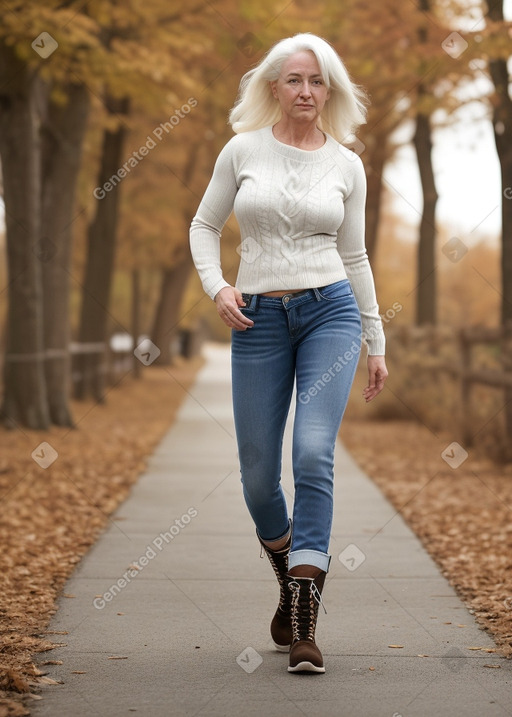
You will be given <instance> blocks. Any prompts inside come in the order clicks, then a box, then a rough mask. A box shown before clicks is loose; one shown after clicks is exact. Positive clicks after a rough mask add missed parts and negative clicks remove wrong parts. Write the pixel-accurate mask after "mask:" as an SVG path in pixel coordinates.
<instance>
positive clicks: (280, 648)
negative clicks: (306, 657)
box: [272, 640, 291, 652]
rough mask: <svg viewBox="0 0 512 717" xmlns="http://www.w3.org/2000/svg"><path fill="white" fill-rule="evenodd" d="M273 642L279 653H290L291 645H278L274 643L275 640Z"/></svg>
mask: <svg viewBox="0 0 512 717" xmlns="http://www.w3.org/2000/svg"><path fill="white" fill-rule="evenodd" d="M272 642H273V643H274V647H275V648H276V650H277V651H278V652H290V647H291V645H278V644H277V642H274V640H272Z"/></svg>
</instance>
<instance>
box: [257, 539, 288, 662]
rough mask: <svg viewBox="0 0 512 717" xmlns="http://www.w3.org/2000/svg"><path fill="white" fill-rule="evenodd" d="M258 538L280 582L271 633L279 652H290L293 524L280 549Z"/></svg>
mask: <svg viewBox="0 0 512 717" xmlns="http://www.w3.org/2000/svg"><path fill="white" fill-rule="evenodd" d="M258 540H259V541H260V543H261V547H262V549H263V550H264V551H265V552H266V554H267V556H268V559H269V560H270V564H271V565H272V567H273V569H274V572H275V574H276V578H277V582H278V583H279V605H278V606H277V610H276V613H275V615H274V617H273V618H272V622H271V623H270V634H271V636H272V641H273V642H274V647H275V648H276V650H279V652H289V650H290V645H291V643H292V617H291V602H290V591H289V590H288V585H287V581H286V574H287V572H288V553H289V552H290V546H291V544H292V531H291V526H290V537H289V538H288V540H287V542H286V545H284V547H282V548H281V549H280V550H271V549H270V548H269V547H268V546H267V545H265V543H264V542H263V541H262V540H261V538H260V537H259V535H258ZM262 557H263V554H262Z"/></svg>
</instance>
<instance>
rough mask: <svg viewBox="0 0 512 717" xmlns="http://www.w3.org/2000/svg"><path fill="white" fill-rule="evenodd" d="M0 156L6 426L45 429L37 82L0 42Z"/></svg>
mask: <svg viewBox="0 0 512 717" xmlns="http://www.w3.org/2000/svg"><path fill="white" fill-rule="evenodd" d="M0 86H1V87H2V89H1V90H0V156H1V159H2V171H3V183H4V202H5V215H6V219H5V221H6V240H7V264H8V270H9V285H8V310H7V327H6V355H5V365H4V396H3V405H2V409H1V415H2V417H3V419H4V421H5V423H6V425H8V426H11V427H12V426H14V425H16V424H22V425H24V426H28V427H29V428H33V429H46V428H48V425H49V423H50V416H49V411H48V404H47V391H46V384H45V376H44V351H43V349H44V342H43V320H42V319H43V317H42V298H43V296H42V279H41V266H42V265H41V258H42V257H41V253H42V247H41V244H40V241H39V240H40V207H41V146H40V134H39V131H40V117H41V107H42V106H43V104H44V100H45V88H44V86H43V84H42V82H41V80H40V79H39V78H38V77H37V75H34V74H33V73H30V74H29V73H28V72H27V70H26V68H25V66H24V65H23V63H22V62H21V61H20V60H18V58H17V57H16V55H15V54H14V53H13V52H12V50H11V49H10V48H6V47H0Z"/></svg>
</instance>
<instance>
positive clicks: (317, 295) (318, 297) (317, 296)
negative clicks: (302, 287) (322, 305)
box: [313, 287, 322, 301]
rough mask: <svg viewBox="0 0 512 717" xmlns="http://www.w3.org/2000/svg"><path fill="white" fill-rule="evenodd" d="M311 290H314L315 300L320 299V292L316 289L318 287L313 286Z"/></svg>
mask: <svg viewBox="0 0 512 717" xmlns="http://www.w3.org/2000/svg"><path fill="white" fill-rule="evenodd" d="M313 291H314V292H315V299H316V300H317V301H322V297H321V296H320V292H319V291H318V289H316V288H315V287H313Z"/></svg>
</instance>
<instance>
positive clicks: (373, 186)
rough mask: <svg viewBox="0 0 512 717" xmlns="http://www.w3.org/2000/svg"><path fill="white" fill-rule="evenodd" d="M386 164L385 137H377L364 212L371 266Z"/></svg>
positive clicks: (375, 250)
mask: <svg viewBox="0 0 512 717" xmlns="http://www.w3.org/2000/svg"><path fill="white" fill-rule="evenodd" d="M385 163H386V137H377V143H376V146H375V148H374V150H373V152H372V155H371V157H370V165H369V171H368V176H367V183H368V192H367V200H366V210H365V223H366V252H367V254H368V258H369V260H370V263H371V264H372V266H373V261H374V258H375V254H376V252H377V238H378V231H379V222H380V210H381V206H382V173H383V172H384V165H385Z"/></svg>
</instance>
